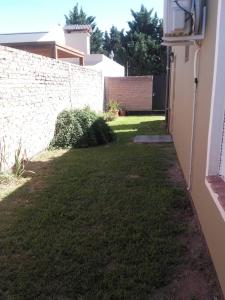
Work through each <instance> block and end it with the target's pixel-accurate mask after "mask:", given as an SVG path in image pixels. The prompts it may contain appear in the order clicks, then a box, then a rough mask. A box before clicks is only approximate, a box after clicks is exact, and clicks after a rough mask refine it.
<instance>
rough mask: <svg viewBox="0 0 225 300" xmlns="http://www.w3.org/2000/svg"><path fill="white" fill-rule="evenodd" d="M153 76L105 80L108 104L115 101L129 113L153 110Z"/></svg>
mask: <svg viewBox="0 0 225 300" xmlns="http://www.w3.org/2000/svg"><path fill="white" fill-rule="evenodd" d="M152 86H153V76H132V77H112V78H110V77H108V78H106V79H105V93H106V104H107V103H108V101H109V100H115V101H118V102H119V103H121V104H123V105H124V106H125V107H126V110H128V111H151V110H152Z"/></svg>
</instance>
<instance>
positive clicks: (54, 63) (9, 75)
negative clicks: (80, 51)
mask: <svg viewBox="0 0 225 300" xmlns="http://www.w3.org/2000/svg"><path fill="white" fill-rule="evenodd" d="M85 105H89V106H90V107H91V108H92V109H94V110H96V111H102V109H103V80H102V75H101V73H99V72H96V71H94V70H90V69H86V68H84V67H80V66H76V65H72V64H69V63H66V62H62V61H58V60H53V59H50V58H46V57H42V56H39V55H35V54H31V53H28V52H24V51H20V50H16V49H12V48H7V47H2V46H0V164H2V162H3V161H4V163H3V165H4V166H0V168H2V169H3V168H4V169H6V168H8V167H11V166H12V165H13V164H14V155H15V151H16V150H17V149H18V147H19V145H20V143H21V145H22V149H23V151H24V152H26V153H27V156H28V157H29V158H30V157H32V156H34V155H35V154H37V153H38V152H40V151H42V150H43V149H45V148H46V147H47V146H48V144H49V142H50V141H51V139H52V137H53V134H54V127H55V121H56V117H57V115H58V114H59V113H60V112H61V111H62V110H64V109H66V108H71V107H73V108H78V107H83V106H85ZM5 160H6V161H7V163H6V162H5Z"/></svg>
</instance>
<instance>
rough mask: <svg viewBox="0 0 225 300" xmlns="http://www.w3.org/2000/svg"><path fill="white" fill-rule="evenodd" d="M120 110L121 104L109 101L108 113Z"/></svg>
mask: <svg viewBox="0 0 225 300" xmlns="http://www.w3.org/2000/svg"><path fill="white" fill-rule="evenodd" d="M119 109H120V103H119V102H117V101H115V100H109V104H108V111H111V112H115V111H118V110H119Z"/></svg>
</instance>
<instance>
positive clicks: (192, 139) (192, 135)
mask: <svg viewBox="0 0 225 300" xmlns="http://www.w3.org/2000/svg"><path fill="white" fill-rule="evenodd" d="M195 46H197V48H196V50H195V56H194V96H193V102H192V103H193V115H192V128H191V151H190V161H189V174H188V188H187V189H188V191H191V188H192V172H193V151H194V142H195V129H196V110H197V88H198V58H199V53H200V49H201V46H200V45H199V44H197V43H195Z"/></svg>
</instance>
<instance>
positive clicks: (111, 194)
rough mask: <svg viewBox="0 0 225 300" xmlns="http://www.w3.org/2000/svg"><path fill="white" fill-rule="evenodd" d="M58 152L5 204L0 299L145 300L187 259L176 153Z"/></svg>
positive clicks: (34, 165)
mask: <svg viewBox="0 0 225 300" xmlns="http://www.w3.org/2000/svg"><path fill="white" fill-rule="evenodd" d="M160 124H161V123H160ZM142 125H143V124H142ZM137 126H139V125H137ZM132 128H133V127H132ZM137 130H138V129H137ZM121 134H122V133H121ZM126 137H127V136H126ZM123 138H124V136H123ZM131 147H132V149H131ZM165 149H166V150H165ZM56 153H57V151H56V152H54V151H53V152H48V153H47V154H46V157H44V158H43V159H42V160H40V161H34V162H31V163H30V164H29V165H28V166H27V168H28V169H29V170H32V171H34V172H35V173H33V174H32V173H28V176H29V177H30V179H29V181H28V182H27V183H25V184H24V185H23V186H22V187H20V188H18V189H17V190H15V191H14V192H13V193H11V194H10V195H9V196H8V197H6V198H5V199H4V200H3V201H2V202H1V203H0V265H1V269H0V296H1V297H0V298H1V299H148V298H149V295H150V294H151V291H152V290H153V289H155V288H157V287H160V286H162V285H165V284H166V283H167V282H168V281H169V280H170V279H171V275H172V272H173V270H174V267H175V265H176V264H177V263H178V261H179V257H180V253H181V247H180V245H179V243H178V242H177V240H176V236H177V234H178V233H179V232H180V231H181V229H182V228H181V227H182V225H180V224H176V223H175V222H174V219H173V210H174V207H175V206H176V204H177V203H176V202H179V203H183V202H182V201H184V193H183V192H182V191H181V190H180V189H177V188H174V187H172V186H171V185H170V184H169V183H168V182H167V181H166V180H165V170H167V168H168V167H169V164H170V163H171V161H172V160H173V159H175V154H174V151H173V148H172V147H169V146H166V148H164V147H163V146H161V145H154V146H152V147H146V146H144V145H143V146H140V145H133V144H132V145H131V146H130V145H129V146H127V145H124V146H123V148H121V147H116V144H114V146H113V147H111V146H101V147H96V148H87V149H76V150H70V151H68V152H66V153H61V154H62V155H61V156H60V157H57V154H56ZM54 154H55V155H54ZM165 155H167V157H166V158H165ZM52 157H53V158H52Z"/></svg>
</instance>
